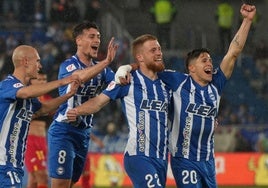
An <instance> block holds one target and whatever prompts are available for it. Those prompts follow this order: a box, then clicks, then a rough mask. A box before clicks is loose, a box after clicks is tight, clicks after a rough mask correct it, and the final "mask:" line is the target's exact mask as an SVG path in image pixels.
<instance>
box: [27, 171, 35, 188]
mask: <svg viewBox="0 0 268 188" xmlns="http://www.w3.org/2000/svg"><path fill="white" fill-rule="evenodd" d="M27 188H37V181H36V179H35V176H34V173H33V172H30V173H28V179H27Z"/></svg>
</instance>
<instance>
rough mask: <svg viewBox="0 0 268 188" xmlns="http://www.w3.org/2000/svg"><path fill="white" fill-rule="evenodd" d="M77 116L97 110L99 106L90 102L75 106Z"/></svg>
mask: <svg viewBox="0 0 268 188" xmlns="http://www.w3.org/2000/svg"><path fill="white" fill-rule="evenodd" d="M75 109H76V112H77V116H82V115H90V114H94V113H96V112H98V111H99V110H100V109H101V108H100V107H99V106H97V105H95V104H93V103H92V102H85V103H83V104H82V105H80V106H77V107H75Z"/></svg>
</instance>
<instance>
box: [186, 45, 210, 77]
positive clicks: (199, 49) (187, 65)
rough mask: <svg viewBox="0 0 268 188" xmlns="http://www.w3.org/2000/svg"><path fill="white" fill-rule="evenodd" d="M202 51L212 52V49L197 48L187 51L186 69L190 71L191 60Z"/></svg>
mask: <svg viewBox="0 0 268 188" xmlns="http://www.w3.org/2000/svg"><path fill="white" fill-rule="evenodd" d="M202 53H208V54H210V51H209V49H207V48H197V49H194V50H192V51H190V52H188V53H187V56H186V60H185V69H186V72H187V73H189V68H188V67H189V64H190V62H191V61H192V60H193V59H195V58H198V57H199V55H200V54H202Z"/></svg>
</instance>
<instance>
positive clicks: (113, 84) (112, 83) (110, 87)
mask: <svg viewBox="0 0 268 188" xmlns="http://www.w3.org/2000/svg"><path fill="white" fill-rule="evenodd" d="M115 86H116V82H115V81H111V82H110V84H109V85H108V87H107V88H106V90H107V91H111V90H112V89H114V88H115Z"/></svg>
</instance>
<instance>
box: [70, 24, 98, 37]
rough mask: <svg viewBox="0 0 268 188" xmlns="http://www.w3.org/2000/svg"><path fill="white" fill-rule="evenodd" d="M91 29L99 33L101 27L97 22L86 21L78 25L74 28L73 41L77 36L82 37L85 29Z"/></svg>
mask: <svg viewBox="0 0 268 188" xmlns="http://www.w3.org/2000/svg"><path fill="white" fill-rule="evenodd" d="M90 28H94V29H97V30H98V31H99V27H98V26H97V24H96V23H95V22H89V21H84V22H82V23H80V24H78V25H76V26H75V27H74V28H73V39H74V40H75V39H76V37H77V36H79V35H81V34H82V33H83V30H84V29H90Z"/></svg>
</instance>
